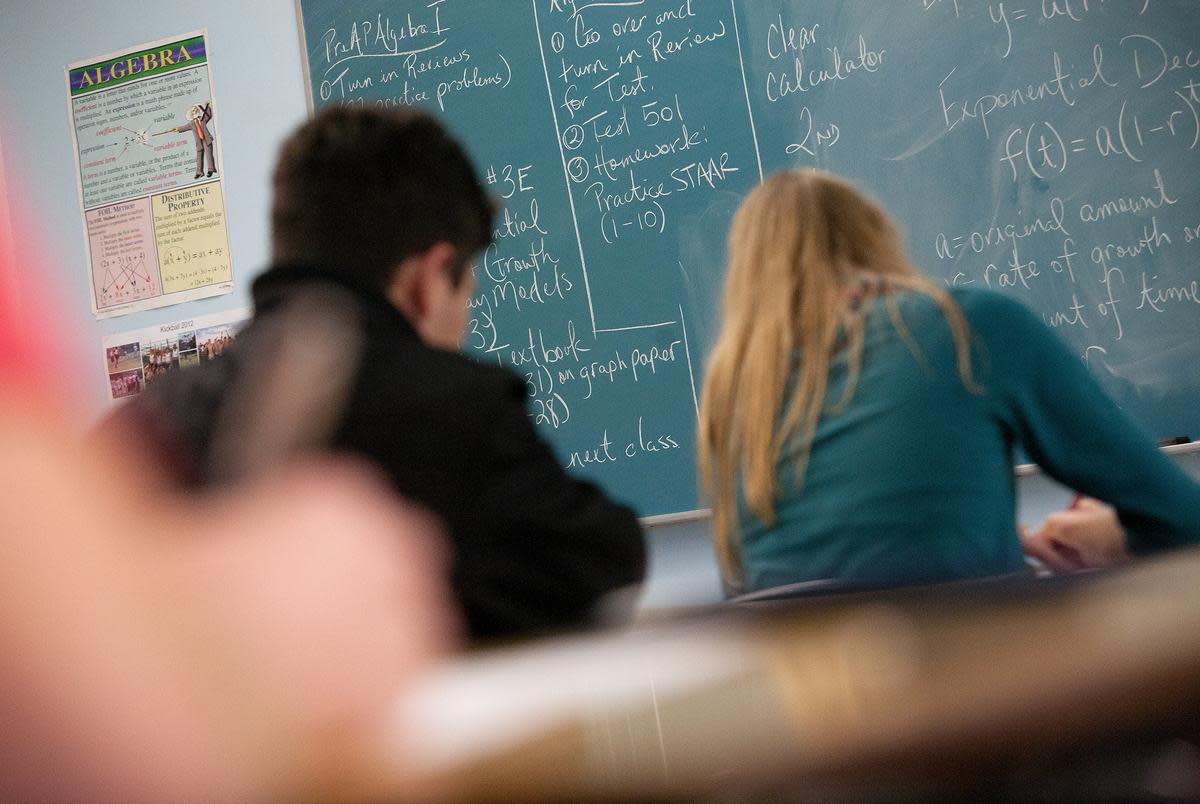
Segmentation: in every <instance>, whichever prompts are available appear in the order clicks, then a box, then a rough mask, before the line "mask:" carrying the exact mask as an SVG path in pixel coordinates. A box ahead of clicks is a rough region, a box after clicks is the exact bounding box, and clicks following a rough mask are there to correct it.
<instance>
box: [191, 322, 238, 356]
mask: <svg viewBox="0 0 1200 804" xmlns="http://www.w3.org/2000/svg"><path fill="white" fill-rule="evenodd" d="M233 336H234V328H233V327H231V326H230V325H228V324H221V325H219V326H215V327H209V328H207V329H202V330H200V331H198V332H197V333H196V339H197V342H198V343H199V346H200V358H201V359H202V360H214V359H216V358H218V357H220V356H221V353H222V352H224V351H225V349H226V348H228V347H229V346H230V345H232V344H233Z"/></svg>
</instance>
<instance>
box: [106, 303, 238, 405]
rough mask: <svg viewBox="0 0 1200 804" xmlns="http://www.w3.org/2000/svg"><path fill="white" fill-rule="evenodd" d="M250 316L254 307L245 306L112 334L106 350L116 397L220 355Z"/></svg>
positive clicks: (113, 393) (139, 391)
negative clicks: (248, 308)
mask: <svg viewBox="0 0 1200 804" xmlns="http://www.w3.org/2000/svg"><path fill="white" fill-rule="evenodd" d="M249 318H250V311H249V310H247V309H239V310H234V311H231V312H226V313H215V314H213V315H207V316H200V317H197V318H188V319H185V320H183V321H174V322H172V323H170V324H160V325H159V326H157V327H147V328H145V329H139V330H133V331H130V332H119V333H117V334H116V335H109V336H107V337H106V338H104V339H103V342H102V349H103V352H104V362H105V373H106V374H107V376H108V385H109V393H110V395H111V397H112V399H113V400H114V401H116V400H121V399H127V398H129V397H132V396H137V395H138V394H140V393H141V392H142V391H144V390H145V389H146V388H147V387H148V386H150V385H153V384H154V383H155V381H157V380H158V379H159V378H161V377H163V376H165V375H167V374H170V373H171V372H174V371H187V370H188V369H193V368H196V367H198V366H200V365H202V364H204V363H206V362H208V361H211V360H216V359H217V358H218V357H220V356H221V353H222V352H224V351H225V350H226V349H227V348H228V347H229V346H230V344H232V343H233V339H234V338H235V337H236V336H237V332H238V330H239V329H241V327H242V325H244V324H245V323H246V321H247V320H248V319H249Z"/></svg>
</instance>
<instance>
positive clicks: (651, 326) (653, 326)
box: [596, 321, 679, 334]
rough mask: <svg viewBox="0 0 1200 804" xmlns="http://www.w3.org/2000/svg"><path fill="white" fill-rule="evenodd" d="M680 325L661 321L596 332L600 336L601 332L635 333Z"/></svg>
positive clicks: (676, 322) (607, 328)
mask: <svg viewBox="0 0 1200 804" xmlns="http://www.w3.org/2000/svg"><path fill="white" fill-rule="evenodd" d="M678 323H679V322H678V321H661V322H659V323H657V324H635V325H634V326H632V327H605V328H601V329H598V330H596V332H597V334H599V333H601V332H633V331H634V330H638V329H662V328H663V327H673V326H675V325H676V324H678Z"/></svg>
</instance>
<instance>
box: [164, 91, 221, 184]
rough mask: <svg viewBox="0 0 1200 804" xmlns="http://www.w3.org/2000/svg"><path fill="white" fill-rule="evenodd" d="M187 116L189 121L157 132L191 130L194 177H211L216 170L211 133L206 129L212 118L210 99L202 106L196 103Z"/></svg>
mask: <svg viewBox="0 0 1200 804" xmlns="http://www.w3.org/2000/svg"><path fill="white" fill-rule="evenodd" d="M187 116H188V120H190V121H191V122H190V123H188V124H186V125H182V126H178V127H177V128H169V129H167V130H166V131H160V132H159V134H171V133H174V134H182V133H183V132H185V131H191V132H192V136H194V137H195V138H196V175H195V177H194V178H197V179H198V178H200V177H201V176H202V175H207V176H209V177H210V178H211V177H212V175H213V174H214V173H216V172H217V161H216V159H215V158H214V157H213V135H212V132H211V131H209V130H208V121H209V120H212V116H213V111H212V101H206V102H205V103H204V105H203V106H201V105H200V104H198V103H197V104H196V105H195V106H193V107H192V108H191V109H189V110H188V114H187ZM206 157H207V159H208V172H207V173H205V170H204V161H205V158H206Z"/></svg>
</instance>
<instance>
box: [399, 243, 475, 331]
mask: <svg viewBox="0 0 1200 804" xmlns="http://www.w3.org/2000/svg"><path fill="white" fill-rule="evenodd" d="M457 259H458V249H456V248H455V247H454V246H452V245H451V244H449V243H446V242H439V243H434V244H433V245H432V246H430V247H429V248H427V249H426V250H425V251H423V252H421V253H420V254H414V255H413V256H411V257H409V258H408V259H406V260H405V261H404V262H403V263H401V264H400V267H399V268H398V269H397V270H396V278H395V279H394V280H392V284H391V287H389V288H388V293H387V296H388V299H389V300H391V302H392V304H394V305H395V306H396V307H397V308H399V310H400V312H402V313H404V315H405V316H406V317H407V318H408V319H409V321H410V322H411V323H412V324H413V325H414V326H418V328H419V324H420V322H422V321H423V320H424V319H425V318H426V317H427V316H428V315H429V313H430V309H431V307H432V305H433V304H435V303H436V301H437V299H436V296H435V294H437V293H438V292H439V291H440V290H442V289H443V288H444V287H445V284H444V283H448V282H449V281H450V279H449V273H450V269H451V268H453V267H454V262H455V260H457Z"/></svg>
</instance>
